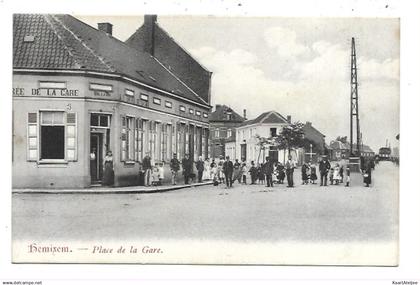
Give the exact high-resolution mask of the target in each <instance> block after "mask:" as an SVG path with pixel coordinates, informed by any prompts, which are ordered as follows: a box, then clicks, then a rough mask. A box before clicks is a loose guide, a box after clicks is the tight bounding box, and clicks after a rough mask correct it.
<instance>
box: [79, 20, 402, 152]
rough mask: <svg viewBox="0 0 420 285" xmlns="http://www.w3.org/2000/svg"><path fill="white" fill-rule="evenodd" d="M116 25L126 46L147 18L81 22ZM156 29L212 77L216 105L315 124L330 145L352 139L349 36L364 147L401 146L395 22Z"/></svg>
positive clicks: (204, 23)
mask: <svg viewBox="0 0 420 285" xmlns="http://www.w3.org/2000/svg"><path fill="white" fill-rule="evenodd" d="M78 18H79V19H80V20H82V21H84V22H86V23H88V24H90V25H91V26H94V27H96V24H97V23H99V22H110V23H112V24H113V36H114V37H116V38H118V39H120V40H123V41H124V40H126V39H127V38H128V37H129V36H130V35H131V34H132V33H134V32H135V30H136V29H137V28H139V27H140V26H141V25H142V24H143V16H141V15H139V16H129V17H128V16H125V17H121V16H119V17H113V16H100V17H97V16H95V17H93V16H78ZM158 23H159V25H160V26H161V27H162V28H163V29H165V30H166V31H167V32H168V33H169V34H170V35H171V36H172V37H173V38H174V39H175V41H176V42H177V43H178V44H180V45H181V46H182V47H183V48H185V49H186V50H187V51H188V52H189V53H190V54H191V55H192V56H193V57H194V58H196V59H197V60H198V61H199V62H200V63H201V64H202V65H203V66H204V67H205V68H207V69H208V70H210V71H212V72H213V77H212V87H211V88H212V102H211V104H212V105H215V104H226V105H229V106H231V107H232V108H233V109H234V110H235V111H237V112H238V113H240V114H242V111H243V109H246V110H247V118H249V119H252V118H255V117H257V116H258V115H259V114H261V113H262V112H265V111H270V110H275V111H277V112H279V113H281V114H282V115H283V116H287V115H291V116H292V121H300V122H306V121H310V122H312V124H313V125H314V127H316V128H317V129H318V130H319V131H321V132H322V133H323V134H325V135H326V142H327V143H329V142H330V141H331V140H333V139H335V138H336V137H337V136H348V137H349V134H350V131H349V129H350V127H349V125H350V64H351V57H350V55H351V38H352V37H354V38H355V40H356V53H357V67H358V82H359V90H358V91H359V117H360V129H361V132H362V138H363V143H364V144H366V145H369V146H371V148H372V149H373V150H374V151H378V149H379V148H380V147H382V146H384V145H385V142H386V140H387V139H388V140H389V142H390V143H391V146H392V147H394V146H397V145H398V141H397V140H396V139H395V136H396V135H397V134H399V121H400V120H399V117H400V116H399V102H400V94H399V77H400V75H399V66H400V46H399V42H400V29H399V24H400V23H399V20H398V19H394V18H284V17H259V18H258V17H254V18H252V17H215V16H208V17H204V16H190V17H186V16H182V17H169V16H158Z"/></svg>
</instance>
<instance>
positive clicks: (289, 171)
mask: <svg viewBox="0 0 420 285" xmlns="http://www.w3.org/2000/svg"><path fill="white" fill-rule="evenodd" d="M295 167H296V166H295V162H294V161H293V160H292V156H291V155H289V157H288V159H287V161H286V167H285V168H286V176H287V187H290V188H291V187H294V186H293V173H294V171H295Z"/></svg>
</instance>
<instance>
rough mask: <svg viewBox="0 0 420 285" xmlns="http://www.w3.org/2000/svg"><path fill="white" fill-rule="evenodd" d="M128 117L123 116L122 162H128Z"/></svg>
mask: <svg viewBox="0 0 420 285" xmlns="http://www.w3.org/2000/svg"><path fill="white" fill-rule="evenodd" d="M126 119H127V118H126V117H124V116H121V147H120V150H121V153H120V160H121V161H126V160H127V122H126Z"/></svg>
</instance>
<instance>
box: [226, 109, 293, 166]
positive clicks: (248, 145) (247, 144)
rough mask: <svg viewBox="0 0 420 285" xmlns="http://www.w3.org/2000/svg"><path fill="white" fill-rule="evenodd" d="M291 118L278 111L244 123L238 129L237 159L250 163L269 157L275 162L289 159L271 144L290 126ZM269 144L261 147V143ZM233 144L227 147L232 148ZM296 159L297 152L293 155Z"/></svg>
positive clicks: (263, 114)
mask: <svg viewBox="0 0 420 285" xmlns="http://www.w3.org/2000/svg"><path fill="white" fill-rule="evenodd" d="M290 122H291V117H290V116H287V118H285V117H283V116H282V115H281V114H279V113H278V112H276V111H269V112H265V113H262V114H261V115H259V116H258V117H257V118H255V119H252V120H247V121H245V122H243V123H242V124H241V125H240V126H239V127H237V129H236V142H235V144H234V145H235V156H234V158H235V159H239V160H245V161H247V162H248V163H249V162H251V161H254V162H255V163H258V162H259V163H261V162H263V161H265V157H266V156H269V157H270V158H271V159H272V160H273V161H281V162H283V161H284V159H287V158H286V157H285V156H286V153H285V152H284V151H283V150H278V149H277V148H276V147H275V146H274V144H272V143H270V142H272V141H273V140H274V138H275V137H277V136H278V135H279V134H280V133H281V132H282V130H283V128H284V127H285V126H287V125H288V124H290ZM262 140H264V141H266V142H267V143H266V144H265V146H264V147H261V145H260V142H261V141H262ZM230 145H232V143H230V144H229V145H226V147H230ZM292 155H293V156H294V158H295V159H296V158H297V157H298V155H297V154H296V152H294V153H292Z"/></svg>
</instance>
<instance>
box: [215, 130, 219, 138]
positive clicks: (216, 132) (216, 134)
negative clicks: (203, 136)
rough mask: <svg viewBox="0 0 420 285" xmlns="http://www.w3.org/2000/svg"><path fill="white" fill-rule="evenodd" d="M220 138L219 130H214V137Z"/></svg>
mask: <svg viewBox="0 0 420 285" xmlns="http://www.w3.org/2000/svg"><path fill="white" fill-rule="evenodd" d="M219 136H220V131H219V129H215V130H214V137H215V138H218V137H219Z"/></svg>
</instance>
